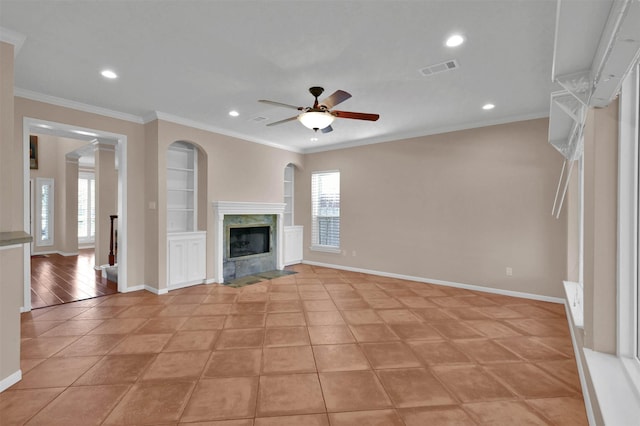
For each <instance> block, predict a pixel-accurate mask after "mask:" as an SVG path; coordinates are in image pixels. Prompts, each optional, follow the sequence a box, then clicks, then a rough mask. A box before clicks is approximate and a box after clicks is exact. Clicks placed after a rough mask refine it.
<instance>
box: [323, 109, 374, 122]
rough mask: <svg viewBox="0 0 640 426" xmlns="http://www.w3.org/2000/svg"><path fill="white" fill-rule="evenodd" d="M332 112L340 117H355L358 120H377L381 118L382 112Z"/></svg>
mask: <svg viewBox="0 0 640 426" xmlns="http://www.w3.org/2000/svg"><path fill="white" fill-rule="evenodd" d="M331 114H333V115H334V116H336V117H338V118H353V119H356V120H368V121H376V120H378V118H380V114H367V113H364V112H350V111H331Z"/></svg>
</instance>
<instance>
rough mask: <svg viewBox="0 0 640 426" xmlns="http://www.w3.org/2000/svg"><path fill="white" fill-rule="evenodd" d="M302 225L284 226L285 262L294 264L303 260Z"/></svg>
mask: <svg viewBox="0 0 640 426" xmlns="http://www.w3.org/2000/svg"><path fill="white" fill-rule="evenodd" d="M303 230H304V227H302V226H285V227H284V264H285V265H293V264H295V263H300V262H302V237H303V235H302V232H303Z"/></svg>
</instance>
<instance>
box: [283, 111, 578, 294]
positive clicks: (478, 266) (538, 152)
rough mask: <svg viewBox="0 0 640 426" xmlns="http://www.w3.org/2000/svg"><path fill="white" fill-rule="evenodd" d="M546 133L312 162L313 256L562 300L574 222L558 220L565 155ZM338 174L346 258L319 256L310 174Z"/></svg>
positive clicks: (513, 129)
mask: <svg viewBox="0 0 640 426" xmlns="http://www.w3.org/2000/svg"><path fill="white" fill-rule="evenodd" d="M547 131H548V121H547V120H546V119H540V120H531V121H524V122H518V123H511V124H504V125H499V126H491V127H484V128H478V129H473V130H465V131H459V132H453V133H447V134H441V135H435V136H425V137H420V138H413V139H407V140H402V141H395V142H388V143H381V144H376V145H369V146H363V147H358V148H350V149H342V150H336V151H329V152H322V153H316V154H310V155H306V156H305V162H304V167H303V168H302V169H300V170H298V172H297V174H296V198H295V199H296V222H298V224H302V225H304V226H305V239H304V245H305V247H304V250H305V251H304V259H305V260H311V261H316V262H322V263H328V264H335V265H340V266H346V267H354V268H363V269H370V270H377V271H382V272H386V273H396V274H403V275H408V276H415V277H421V278H431V279H437V280H443V281H449V282H455V283H464V284H473V285H479V286H486V287H492V288H496V289H503V290H512V291H517V292H524V293H532V294H537V295H544V296H552V297H562V294H563V293H562V280H563V279H564V278H565V271H566V215H565V214H562V215H561V217H560V219H559V220H557V219H555V218H553V217H552V216H551V206H552V204H553V199H554V196H555V189H556V184H557V178H558V176H559V173H560V169H561V166H562V157H561V156H560V155H559V154H558V153H557V152H556V151H555V150H554V149H553V148H552V147H551V146H550V145H549V143H548V142H547ZM333 169H337V170H340V172H341V176H340V177H341V246H342V247H341V248H342V249H343V253H342V254H330V253H321V252H314V251H311V250H309V246H310V244H311V241H310V229H311V223H310V214H311V212H310V199H311V195H310V190H311V189H310V181H311V178H310V175H311V172H312V171H322V170H333ZM506 267H511V268H513V276H510V277H509V276H506V273H505V271H506Z"/></svg>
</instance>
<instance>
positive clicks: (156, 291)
mask: <svg viewBox="0 0 640 426" xmlns="http://www.w3.org/2000/svg"><path fill="white" fill-rule="evenodd" d="M144 289H145V290H147V291H150V292H151V293H153V294H157V295H161V294H167V293H168V292H169V290H167V289H166V288H163V289H162V290H158V289H157V288H154V287H151V286H149V285H146V284H145V285H144Z"/></svg>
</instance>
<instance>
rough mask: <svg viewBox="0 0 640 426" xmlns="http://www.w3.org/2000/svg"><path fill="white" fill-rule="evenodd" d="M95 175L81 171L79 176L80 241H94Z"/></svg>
mask: <svg viewBox="0 0 640 426" xmlns="http://www.w3.org/2000/svg"><path fill="white" fill-rule="evenodd" d="M95 182H96V181H95V176H94V174H93V173H81V174H80V177H79V178H78V241H79V242H83V243H88V242H93V241H94V238H95V232H96V231H95V230H96V200H95Z"/></svg>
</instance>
